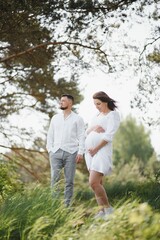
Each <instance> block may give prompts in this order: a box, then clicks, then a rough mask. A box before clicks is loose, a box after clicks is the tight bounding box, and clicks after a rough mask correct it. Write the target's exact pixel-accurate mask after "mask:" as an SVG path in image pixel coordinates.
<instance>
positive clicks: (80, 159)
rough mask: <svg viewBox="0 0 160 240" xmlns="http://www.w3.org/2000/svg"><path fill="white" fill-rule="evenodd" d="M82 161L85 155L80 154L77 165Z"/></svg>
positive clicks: (77, 157)
mask: <svg viewBox="0 0 160 240" xmlns="http://www.w3.org/2000/svg"><path fill="white" fill-rule="evenodd" d="M82 160H83V155H81V154H78V155H77V156H76V163H80V162H81V161H82Z"/></svg>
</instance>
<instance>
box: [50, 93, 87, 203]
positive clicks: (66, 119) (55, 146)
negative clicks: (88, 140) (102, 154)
mask: <svg viewBox="0 0 160 240" xmlns="http://www.w3.org/2000/svg"><path fill="white" fill-rule="evenodd" d="M73 104H74V98H73V96H72V95H69V94H63V95H62V96H61V100H60V109H61V110H62V111H63V112H62V113H58V114H56V115H54V116H53V117H52V119H51V122H50V126H49V130H48V134H47V151H48V153H49V159H50V166H51V186H52V188H53V187H54V186H55V183H57V182H58V181H59V180H60V174H61V170H62V168H64V176H65V193H64V194H65V204H66V206H69V205H70V202H71V198H72V196H73V185H74V176H75V170H76V163H79V162H81V161H82V159H83V153H84V140H85V125H84V121H83V119H82V118H81V117H80V116H79V115H78V114H76V113H74V112H73V111H72V106H73Z"/></svg>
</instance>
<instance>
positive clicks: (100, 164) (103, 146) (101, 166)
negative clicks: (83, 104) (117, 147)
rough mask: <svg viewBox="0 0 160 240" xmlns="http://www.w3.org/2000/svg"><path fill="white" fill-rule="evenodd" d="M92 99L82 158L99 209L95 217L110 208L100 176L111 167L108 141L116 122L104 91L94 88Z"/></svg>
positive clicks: (115, 129)
mask: <svg viewBox="0 0 160 240" xmlns="http://www.w3.org/2000/svg"><path fill="white" fill-rule="evenodd" d="M93 100H94V104H95V106H96V108H97V109H98V111H99V112H98V114H97V115H96V116H94V118H93V119H92V121H91V123H90V124H89V126H88V128H87V130H86V135H87V137H86V141H85V149H86V151H85V161H86V165H87V168H88V171H89V185H90V187H91V188H92V190H93V191H94V193H95V197H96V201H97V203H98V205H99V206H100V211H99V212H98V213H97V214H96V216H95V218H102V219H106V217H107V216H108V214H111V213H112V212H113V208H112V207H111V206H110V204H109V201H108V197H107V194H106V191H105V189H104V187H103V184H102V180H103V177H104V176H106V175H109V174H110V173H111V171H112V141H113V137H114V134H115V132H116V131H117V129H118V127H119V124H120V117H119V113H118V112H117V111H116V110H115V109H116V108H117V106H116V101H115V100H113V99H112V98H110V97H109V96H108V95H107V94H106V93H105V92H102V91H100V92H97V93H95V94H94V95H93Z"/></svg>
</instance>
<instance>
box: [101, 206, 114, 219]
mask: <svg viewBox="0 0 160 240" xmlns="http://www.w3.org/2000/svg"><path fill="white" fill-rule="evenodd" d="M113 212H114V209H113V207H109V208H105V209H104V216H103V219H104V220H107V219H108V217H109V215H110V214H112V213H113Z"/></svg>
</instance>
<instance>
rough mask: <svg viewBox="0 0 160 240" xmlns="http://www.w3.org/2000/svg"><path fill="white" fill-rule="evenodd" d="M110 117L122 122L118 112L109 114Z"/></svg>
mask: <svg viewBox="0 0 160 240" xmlns="http://www.w3.org/2000/svg"><path fill="white" fill-rule="evenodd" d="M108 117H111V118H114V119H116V120H118V121H120V114H119V112H118V111H116V110H114V111H110V112H109V114H108Z"/></svg>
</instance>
